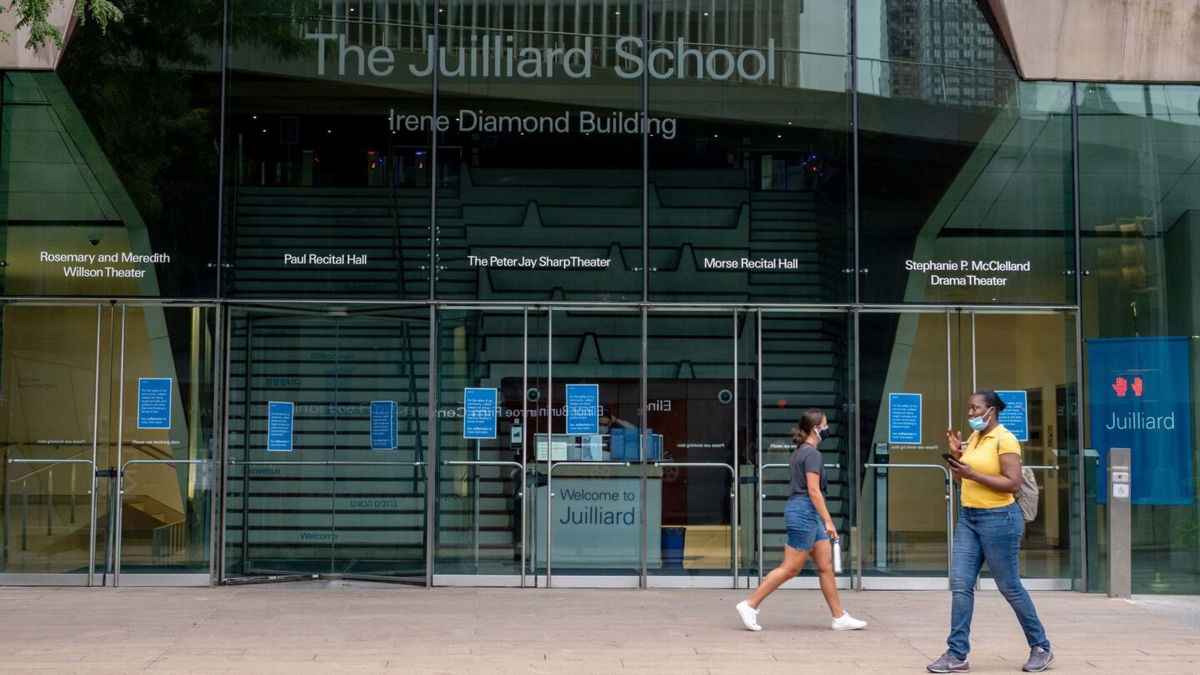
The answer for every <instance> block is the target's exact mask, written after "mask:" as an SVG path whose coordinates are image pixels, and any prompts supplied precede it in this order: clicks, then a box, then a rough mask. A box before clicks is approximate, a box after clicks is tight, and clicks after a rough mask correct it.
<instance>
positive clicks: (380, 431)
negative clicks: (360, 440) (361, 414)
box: [371, 401, 398, 450]
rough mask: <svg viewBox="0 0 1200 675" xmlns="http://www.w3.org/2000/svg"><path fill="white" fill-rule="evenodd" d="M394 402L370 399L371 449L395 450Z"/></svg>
mask: <svg viewBox="0 0 1200 675" xmlns="http://www.w3.org/2000/svg"><path fill="white" fill-rule="evenodd" d="M397 447H398V445H397V443H396V402H395V401H371V449H372V450H395V449H396V448H397Z"/></svg>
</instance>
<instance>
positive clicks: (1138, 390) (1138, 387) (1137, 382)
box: [1133, 377, 1146, 396]
mask: <svg viewBox="0 0 1200 675" xmlns="http://www.w3.org/2000/svg"><path fill="white" fill-rule="evenodd" d="M1145 384H1146V383H1145V382H1142V378H1140V377H1135V378H1133V395H1134V396H1141V395H1142V390H1143V389H1145Z"/></svg>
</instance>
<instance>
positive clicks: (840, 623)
mask: <svg viewBox="0 0 1200 675" xmlns="http://www.w3.org/2000/svg"><path fill="white" fill-rule="evenodd" d="M829 627H830V628H832V629H834V630H862V629H863V628H866V627H867V622H866V621H862V620H859V619H856V618H854V617H852V616H850V615H849V614H848V613H846V612H842V615H841V616H839V617H838V618H836V619H834V620H833V621H832V622H830V624H829Z"/></svg>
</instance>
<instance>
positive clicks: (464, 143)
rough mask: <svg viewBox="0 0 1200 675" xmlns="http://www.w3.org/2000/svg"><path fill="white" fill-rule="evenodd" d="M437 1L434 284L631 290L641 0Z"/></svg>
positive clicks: (637, 204)
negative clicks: (438, 194) (440, 175)
mask: <svg viewBox="0 0 1200 675" xmlns="http://www.w3.org/2000/svg"><path fill="white" fill-rule="evenodd" d="M442 8H443V10H444V11H443V12H442V13H441V15H440V16H439V18H440V19H441V21H442V31H441V44H440V46H439V52H438V53H439V56H438V57H437V61H438V68H439V70H440V73H441V79H440V80H439V85H438V86H439V89H438V92H437V95H438V108H439V115H438V121H439V124H441V126H442V127H443V128H444V134H443V135H442V136H441V138H442V139H443V140H442V143H441V146H440V148H439V153H440V154H439V159H438V162H439V166H441V167H445V168H444V172H445V174H446V175H447V176H448V177H450V178H449V180H451V181H452V183H451V184H450V185H448V186H447V194H446V195H445V196H444V197H443V198H442V199H441V201H440V203H439V207H438V214H437V219H438V223H437V228H438V230H437V238H438V263H437V284H438V286H437V295H438V297H441V298H469V299H475V298H479V299H496V300H503V299H509V300H511V299H527V298H536V299H565V300H626V299H640V298H641V294H642V275H641V271H642V260H641V258H642V182H643V179H642V149H641V148H642V139H641V135H640V129H641V128H642V127H643V125H644V120H642V115H641V112H640V111H641V110H642V94H641V80H640V78H639V75H640V72H639V71H638V70H637V63H638V62H639V61H640V56H639V54H640V45H641V39H642V36H641V27H640V26H641V11H642V2H641V0H613V1H612V2H603V3H601V2H588V3H582V4H581V3H567V2H561V3H560V2H548V1H539V2H518V1H516V0H502V1H501V2H483V1H481V0H448V1H446V2H443V3H442ZM414 56H416V57H417V58H418V59H420V60H422V63H421V64H414V65H413V67H414V68H417V67H421V68H425V69H429V68H431V67H432V66H431V65H430V64H432V63H433V61H432V60H430V59H432V58H433V53H432V51H431V50H429V49H428V48H422V49H421V50H419V51H418V52H417V53H416V54H415V55H414ZM422 64H423V65H422ZM397 112H398V113H399V110H398V111H397Z"/></svg>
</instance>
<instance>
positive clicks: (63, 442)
mask: <svg viewBox="0 0 1200 675" xmlns="http://www.w3.org/2000/svg"><path fill="white" fill-rule="evenodd" d="M0 311H2V312H3V329H4V332H3V337H4V340H3V368H2V369H0V374H2V375H3V378H2V387H3V389H2V391H3V399H0V435H2V437H3V440H4V457H3V466H2V467H0V468H2V469H3V474H4V478H3V482H0V490H3V493H4V494H3V508H4V515H3V535H4V559H3V564H2V565H0V573H3V574H4V575H5V580H6V583H20V580H19V579H17V578H16V575H33V574H38V575H41V574H56V575H57V574H70V575H73V576H74V575H77V578H76V579H74V580H71V581H66V582H65V583H79V584H82V583H86V576H85V575H86V574H87V572H88V566H89V564H90V562H89V561H90V560H91V559H92V558H91V555H92V553H93V551H94V552H95V554H96V567H95V572H96V573H103V572H104V571H105V569H106V567H105V564H106V553H107V544H108V542H109V540H110V537H111V535H112V528H110V527H109V523H110V522H111V520H110V518H109V515H110V513H111V504H110V503H109V498H110V496H111V494H112V492H111V490H110V489H109V484H108V481H106V480H95V481H94V483H93V480H94V479H93V476H94V471H95V468H96V467H103V468H107V467H109V466H110V461H111V457H110V452H109V451H110V445H109V443H108V442H107V439H108V433H109V431H110V425H109V423H108V416H107V415H106V414H104V415H99V416H98V414H97V413H98V412H99V411H107V410H108V405H109V404H110V403H111V400H112V399H110V393H111V388H110V386H109V385H110V384H111V380H110V379H109V376H110V368H111V367H112V363H113V361H112V359H111V356H112V354H111V351H110V350H111V349H112V347H113V344H114V342H113V335H114V332H113V331H114V326H113V324H112V315H113V312H112V310H110V309H107V308H100V307H97V306H94V305H76V306H68V305H61V306H32V305H26V306H13V305H4V306H3V307H2V309H0ZM101 354H103V357H104V358H100V355H101ZM97 438H99V439H102V440H101V441H100V442H99V443H97V442H96V440H97ZM93 484H94V485H95V497H94V500H95V501H94V503H95V510H93ZM93 514H95V518H93ZM93 521H94V527H93ZM93 535H94V539H93V538H92V537H93ZM9 575H13V576H9ZM42 583H47V582H42Z"/></svg>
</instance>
